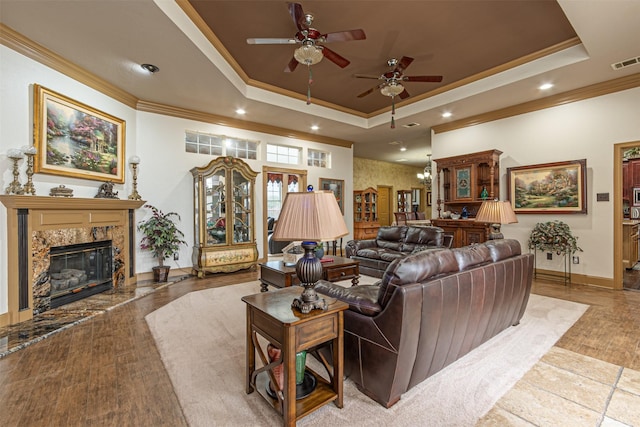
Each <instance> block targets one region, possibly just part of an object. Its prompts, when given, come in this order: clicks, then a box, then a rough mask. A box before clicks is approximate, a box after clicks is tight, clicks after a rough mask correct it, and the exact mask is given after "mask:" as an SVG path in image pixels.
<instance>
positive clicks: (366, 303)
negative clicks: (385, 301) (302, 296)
mask: <svg viewBox="0 0 640 427" xmlns="http://www.w3.org/2000/svg"><path fill="white" fill-rule="evenodd" d="M378 287H379V286H378V285H377V284H375V285H359V286H352V287H350V288H345V287H343V286H340V285H337V284H335V283H331V282H327V281H326V280H319V281H318V282H316V285H315V287H314V289H315V290H316V291H317V292H320V293H322V294H324V295H328V296H330V297H333V298H336V299H338V300H340V301H343V302H346V303H347V304H349V310H352V311H357V312H358V313H362V314H365V315H367V316H374V315H376V314H378V313H380V311H381V310H382V308H381V307H380V304H378Z"/></svg>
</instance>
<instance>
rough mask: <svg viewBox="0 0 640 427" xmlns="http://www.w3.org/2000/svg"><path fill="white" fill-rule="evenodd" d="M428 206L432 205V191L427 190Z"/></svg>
mask: <svg viewBox="0 0 640 427" xmlns="http://www.w3.org/2000/svg"><path fill="white" fill-rule="evenodd" d="M427 206H431V191H427Z"/></svg>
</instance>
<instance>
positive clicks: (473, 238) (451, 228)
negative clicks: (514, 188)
mask: <svg viewBox="0 0 640 427" xmlns="http://www.w3.org/2000/svg"><path fill="white" fill-rule="evenodd" d="M501 154H502V151H499V150H487V151H481V152H478V153H471V154H464V155H461V156H453V157H446V158H441V159H434V161H435V162H437V165H438V169H437V171H438V173H437V182H438V201H437V209H438V218H437V219H433V220H432V221H431V223H432V224H433V225H435V226H437V227H441V228H443V229H444V231H445V234H451V235H452V236H453V245H452V246H453V247H455V248H458V247H462V246H468V245H471V244H474V243H482V242H485V241H486V240H487V239H488V238H489V234H490V231H491V230H490V226H491V224H489V223H486V222H477V221H475V220H474V219H473V218H475V216H476V213H477V212H478V209H479V208H480V205H481V204H482V202H483V201H484V200H492V199H495V198H498V197H500V176H499V175H500V155H501ZM464 208H466V210H467V213H468V215H469V217H468V219H445V218H443V216H442V213H443V212H446V211H450V212H455V213H461V212H462V210H463V209H464Z"/></svg>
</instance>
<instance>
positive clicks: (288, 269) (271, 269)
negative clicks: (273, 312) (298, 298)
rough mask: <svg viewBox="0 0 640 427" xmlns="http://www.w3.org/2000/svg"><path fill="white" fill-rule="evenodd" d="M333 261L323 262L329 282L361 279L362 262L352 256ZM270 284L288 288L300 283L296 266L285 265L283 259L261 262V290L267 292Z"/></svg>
mask: <svg viewBox="0 0 640 427" xmlns="http://www.w3.org/2000/svg"><path fill="white" fill-rule="evenodd" d="M330 258H331V259H333V261H331V262H323V263H322V278H323V279H324V280H328V281H329V282H339V281H341V280H348V279H351V284H352V286H356V285H358V283H359V281H360V263H359V262H358V261H356V260H353V259H351V258H343V257H339V256H334V257H330ZM269 285H271V286H273V287H274V288H286V287H289V286H293V285H300V279H298V276H297V275H296V267H295V266H288V265H285V263H284V262H282V261H268V262H264V263H262V264H260V291H261V292H267V291H268V290H269Z"/></svg>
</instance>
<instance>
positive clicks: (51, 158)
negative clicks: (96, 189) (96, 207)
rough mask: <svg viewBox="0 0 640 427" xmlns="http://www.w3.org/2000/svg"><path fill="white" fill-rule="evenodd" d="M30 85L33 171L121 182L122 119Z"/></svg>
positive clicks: (123, 133)
mask: <svg viewBox="0 0 640 427" xmlns="http://www.w3.org/2000/svg"><path fill="white" fill-rule="evenodd" d="M33 87H34V95H33V99H34V108H33V110H34V117H33V124H34V146H35V147H36V149H37V155H36V157H35V159H34V160H35V162H34V170H35V172H36V173H46V174H52V175H62V176H68V177H73V178H84V179H91V180H96V181H112V182H116V183H123V182H124V157H125V154H124V146H125V145H124V144H125V141H124V139H125V121H124V120H122V119H119V118H117V117H114V116H112V115H110V114H107V113H105V112H102V111H99V110H97V109H95V108H93V107H90V106H88V105H85V104H83V103H81V102H78V101H75V100H73V99H71V98H68V97H66V96H64V95H61V94H59V93H56V92H54V91H52V90H49V89H46V88H44V87H42V86H40V85H37V84H34V85H33Z"/></svg>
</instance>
